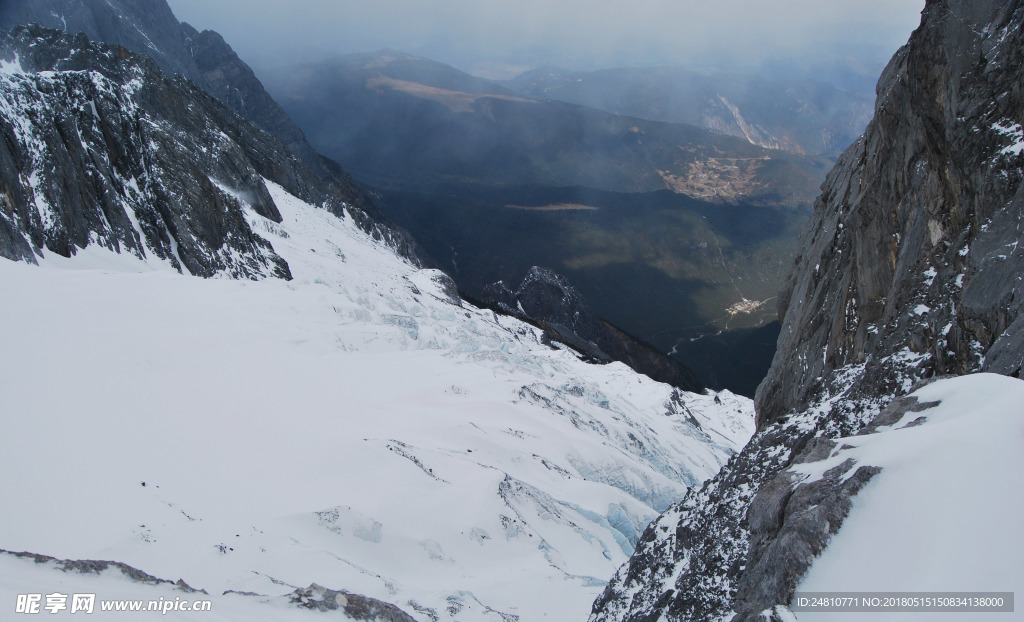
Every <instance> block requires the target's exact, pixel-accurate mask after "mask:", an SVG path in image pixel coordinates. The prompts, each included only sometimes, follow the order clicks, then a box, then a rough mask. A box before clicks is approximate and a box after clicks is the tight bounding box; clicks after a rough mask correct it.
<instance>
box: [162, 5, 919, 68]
mask: <svg viewBox="0 0 1024 622" xmlns="http://www.w3.org/2000/svg"><path fill="white" fill-rule="evenodd" d="M169 3H170V5H171V7H172V9H173V10H174V12H175V14H176V15H177V16H178V18H179V19H181V20H183V21H188V22H189V23H191V24H192V25H193V26H195V27H197V28H199V29H206V28H209V29H213V30H217V31H218V32H220V33H221V34H223V35H224V36H225V38H226V39H227V40H228V42H229V43H230V44H231V45H232V46H234V47H235V49H236V50H238V52H239V54H240V55H241V56H242V57H243V58H245V59H246V60H248V61H249V62H251V63H253V64H255V65H257V66H260V65H263V66H268V65H272V64H286V63H289V62H294V61H296V60H305V59H311V58H316V57H324V56H329V55H334V54H346V53H353V52H366V51H373V50H377V49H381V48H393V49H397V50H401V51H405V52H409V53H412V54H419V55H422V56H427V57H430V58H434V59H436V60H440V61H443V62H447V63H451V64H454V65H456V66H458V67H460V68H463V69H470V70H471V69H473V68H485V67H488V66H489V67H492V69H493V70H495V71H498V70H500V68H501V67H502V66H505V67H507V68H508V71H513V70H515V69H517V68H528V67H532V66H536V65H539V64H543V63H552V64H559V65H563V66H567V67H568V68H574V69H576V68H578V69H593V68H599V67H610V66H622V65H650V64H689V65H708V64H716V63H721V64H723V65H729V66H730V67H739V66H743V65H746V66H757V65H758V64H760V63H762V62H764V61H768V60H772V59H779V58H797V59H799V58H801V57H809V56H813V57H816V58H824V57H829V56H835V57H843V56H849V55H850V54H854V55H861V56H864V55H867V56H872V58H871V60H870V62H873V63H878V62H884V59H885V58H887V57H888V56H889V55H891V54H892V53H893V52H894V51H895V50H896V48H897V47H899V46H900V45H901V44H902V43H904V42H905V41H906V39H907V36H908V35H909V34H910V32H911V30H913V28H914V27H916V25H917V23H918V21H919V15H920V11H921V9H922V8H923V5H924V0H773V1H772V2H766V1H764V0H719V1H718V2H706V1H700V2H697V1H694V0H675V1H670V0H633V1H632V2H629V3H626V2H622V1H621V0H614V1H613V0H559V2H551V0H516V1H515V2H503V1H498V0H441V1H437V2H423V1H422V0H378V1H376V2H366V1H365V0H298V1H296V0H215V1H210V0H169ZM876 57H877V58H876Z"/></svg>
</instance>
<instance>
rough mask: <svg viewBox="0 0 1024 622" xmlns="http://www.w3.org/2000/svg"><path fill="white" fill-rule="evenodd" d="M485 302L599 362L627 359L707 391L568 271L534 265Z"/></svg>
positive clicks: (489, 291)
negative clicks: (591, 298)
mask: <svg viewBox="0 0 1024 622" xmlns="http://www.w3.org/2000/svg"><path fill="white" fill-rule="evenodd" d="M482 297H483V300H482V302H483V303H484V304H485V305H487V306H490V307H491V308H493V309H495V310H498V311H501V312H503V313H506V314H508V315H513V316H516V317H519V318H521V319H524V320H528V321H530V322H533V323H535V324H537V325H538V326H540V327H541V328H543V329H544V330H545V331H546V334H547V336H548V338H550V339H553V340H556V341H559V342H561V343H564V344H566V345H568V346H570V347H571V348H573V349H575V350H577V351H579V352H581V353H583V354H585V355H587V356H589V357H590V358H592V359H593V360H595V361H599V362H610V361H621V362H623V363H625V364H626V365H628V366H630V367H631V368H632V369H634V370H635V371H638V372H640V373H642V374H646V375H647V376H650V377H651V378H653V379H655V380H658V381H660V382H665V383H667V384H671V385H672V386H675V387H678V388H681V389H683V390H686V391H699V390H701V386H700V382H699V381H698V380H697V378H696V376H694V374H693V372H692V371H690V370H689V369H687V368H686V367H685V366H683V365H682V364H681V363H679V362H677V361H675V360H674V359H672V358H671V357H668V356H666V355H665V354H662V353H661V352H658V351H657V350H655V349H654V348H653V347H651V346H649V345H647V344H645V343H643V342H641V341H639V340H637V339H636V338H635V337H632V336H631V335H629V334H627V333H625V332H623V331H622V330H620V329H618V328H616V327H615V326H613V325H611V324H609V323H608V322H606V321H605V320H603V319H601V318H600V317H599V316H598V315H597V314H595V313H594V312H593V311H592V310H591V309H590V307H589V306H587V304H586V302H585V301H584V300H583V296H582V295H580V293H579V292H578V291H577V290H576V288H574V287H573V286H572V284H570V283H569V281H568V280H567V279H566V278H565V277H564V276H562V275H560V274H557V273H555V272H553V271H552V270H549V269H547V268H540V267H538V266H533V267H532V268H530V270H529V271H528V272H527V274H526V277H524V278H523V282H522V283H520V285H519V287H518V289H516V291H514V292H513V291H512V290H511V289H510V288H509V287H508V285H506V284H505V283H504V282H503V281H498V282H497V283H492V284H490V285H488V286H487V287H485V288H484V291H483V296H482Z"/></svg>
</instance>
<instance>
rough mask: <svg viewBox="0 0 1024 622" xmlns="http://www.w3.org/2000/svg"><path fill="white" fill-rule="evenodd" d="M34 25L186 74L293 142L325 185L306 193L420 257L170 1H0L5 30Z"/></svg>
mask: <svg viewBox="0 0 1024 622" xmlns="http://www.w3.org/2000/svg"><path fill="white" fill-rule="evenodd" d="M29 23H36V24H40V25H42V26H44V27H47V28H54V29H58V30H63V31H65V32H67V33H69V34H74V33H78V32H82V33H85V35H86V36H88V37H89V38H90V39H92V40H93V41H97V42H104V43H111V44H116V45H121V46H124V47H125V48H127V49H128V50H131V51H133V52H136V53H139V54H145V55H147V56H150V57H151V58H153V59H154V60H155V61H156V63H157V65H158V66H159V67H160V68H161V69H162V70H163V71H164V73H166V74H167V75H168V76H169V77H172V78H173V77H174V76H175V75H180V76H183V77H185V78H187V79H189V80H191V81H192V82H194V83H195V84H196V85H197V86H199V87H200V88H201V89H203V90H205V91H206V92H207V93H209V94H211V95H213V96H214V97H215V98H217V99H218V100H220V101H221V102H222V103H224V104H225V105H226V106H227V107H228V108H229V109H231V110H232V111H233V112H235V113H237V114H238V115H240V116H241V117H242V118H244V119H246V120H247V121H249V122H250V123H253V124H254V125H256V126H257V127H259V128H261V129H263V130H265V131H267V132H269V133H270V134H271V135H272V136H274V138H276V139H277V140H279V141H280V142H281V143H282V144H283V146H284V147H286V148H287V149H281V147H277V149H278V156H279V159H281V160H282V161H286V160H288V159H291V158H292V157H294V158H297V159H298V160H300V161H301V163H302V164H304V165H305V167H306V168H307V169H309V172H310V173H312V174H308V173H306V174H305V176H306V177H307V178H308V180H307V182H303V183H305V185H306V186H308V185H310V184H313V185H315V186H318V188H317V189H316V192H314V193H313V194H312V195H311V194H309V191H308V189H307V190H306V193H305V194H303V195H301V196H303V197H304V198H310V200H311V202H313V203H320V202H321V201H320V200H319V199H318V198H316V196H315V195H316V194H326V195H329V196H330V197H331V198H332V200H334V201H335V202H343V203H345V204H347V205H348V210H349V212H350V213H351V215H352V216H353V218H355V220H356V222H357V223H359V225H360V227H361V228H362V229H363V230H364V231H366V232H367V233H370V234H371V235H373V236H374V237H375V238H377V239H385V240H387V241H388V242H389V244H391V245H392V246H393V247H394V248H396V249H398V250H399V252H400V253H402V254H403V255H404V256H405V257H407V258H408V259H410V260H413V261H416V262H418V261H419V259H417V258H416V252H415V250H414V243H413V242H412V240H411V239H409V238H408V237H407V236H406V235H404V234H402V233H401V232H399V231H397V230H396V229H394V227H392V226H391V225H389V224H388V223H387V222H386V221H385V219H384V218H383V217H382V216H381V215H380V213H379V212H378V211H377V209H376V208H375V207H374V206H373V205H372V203H371V202H370V201H369V200H367V198H366V197H365V196H364V195H363V193H362V192H361V191H359V189H358V188H357V187H356V186H355V183H354V182H353V181H352V179H351V178H350V177H349V176H348V174H346V173H345V172H344V171H342V170H341V167H340V166H338V165H337V163H335V162H332V161H331V160H328V159H327V158H324V157H323V156H321V155H320V154H318V153H316V151H315V150H314V149H313V147H312V146H311V145H310V144H309V143H308V142H307V141H306V138H305V136H304V135H303V133H302V131H301V130H299V128H298V126H296V125H295V124H294V123H293V122H292V120H291V119H290V118H289V117H288V115H287V114H286V113H285V111H284V110H283V109H282V108H281V107H280V106H279V105H278V104H277V102H276V101H274V99H273V98H272V97H271V96H270V94H269V93H267V91H266V90H265V89H264V88H263V84H262V83H261V82H260V81H259V80H258V79H257V78H256V76H255V74H254V73H253V72H252V69H250V68H249V66H248V65H246V64H245V63H244V62H243V61H242V60H241V59H240V58H238V55H237V54H235V52H234V50H232V49H231V46H229V45H228V44H227V43H226V42H225V41H224V39H223V38H222V37H221V36H220V35H219V34H217V33H216V32H213V31H209V30H207V31H203V32H198V31H197V30H196V29H195V28H193V27H192V26H190V25H189V24H186V23H181V22H179V21H178V20H177V18H175V16H174V14H173V12H172V11H171V9H170V7H169V6H168V5H167V3H166V2H165V1H164V0H109V1H107V2H81V1H80V0H38V1H33V2H19V1H17V0H0V29H4V30H7V29H10V28H12V27H14V26H16V25H26V24H29ZM288 154H290V155H288ZM292 164H294V165H297V163H292ZM287 168H290V166H286V167H281V166H278V167H276V168H275V170H276V173H277V175H285V176H287V177H288V178H287V179H280V178H277V177H274V179H275V180H276V181H278V183H281V184H282V185H283V186H285V187H286V188H289V189H290V191H291V190H294V189H295V188H296V186H297V185H298V179H297V178H296V177H295V176H294V175H293V174H291V173H289V172H288V171H287V170H285V169H287ZM317 178H319V179H317ZM293 193H294V194H299V193H298V192H293ZM2 227H3V225H0V228H2Z"/></svg>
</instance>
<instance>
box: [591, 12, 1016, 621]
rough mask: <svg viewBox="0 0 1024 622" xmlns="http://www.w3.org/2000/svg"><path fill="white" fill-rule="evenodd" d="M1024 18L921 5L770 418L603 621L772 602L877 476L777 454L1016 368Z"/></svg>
mask: <svg viewBox="0 0 1024 622" xmlns="http://www.w3.org/2000/svg"><path fill="white" fill-rule="evenodd" d="M1022 24H1024V3H1022V2H1020V1H1019V0H1016V1H1005V0H1004V1H996V0H989V1H984V2H966V1H962V0H935V1H930V2H928V4H927V6H926V8H925V10H924V12H923V16H922V24H921V26H920V27H919V28H918V29H917V30H916V31H915V33H914V34H913V36H912V37H911V39H910V42H909V43H908V45H907V46H905V47H904V48H902V49H901V50H900V51H899V52H898V53H897V54H896V56H895V57H894V58H893V60H892V61H891V62H890V64H889V66H888V67H887V69H886V70H885V72H884V73H883V75H882V77H881V79H880V80H879V84H878V101H877V103H876V109H875V118H874V120H873V121H872V123H871V124H870V125H869V126H868V128H867V130H866V132H865V135H864V136H863V137H862V138H861V139H860V140H858V141H857V142H856V143H855V144H854V145H853V146H851V147H850V148H849V149H848V150H847V151H846V152H845V153H844V155H843V156H842V157H841V158H840V160H839V162H838V164H837V166H836V167H835V169H834V170H833V171H832V173H830V175H829V177H828V179H827V180H826V182H825V184H824V186H823V193H822V195H821V197H820V198H819V200H818V202H817V204H816V206H815V213H814V216H813V218H812V221H811V223H810V225H809V227H808V229H807V232H806V233H805V235H804V238H803V243H802V244H801V247H802V248H804V249H806V250H805V252H804V253H803V255H801V256H800V257H798V258H797V261H796V265H795V267H794V270H793V272H792V275H791V277H790V279H789V281H788V283H787V286H786V288H785V290H784V291H783V294H782V296H781V303H780V316H781V317H782V321H783V330H782V335H781V337H780V340H779V348H778V353H777V354H776V358H775V361H774V363H773V366H772V369H771V371H770V373H769V375H768V378H767V379H766V380H765V381H764V382H763V383H762V385H761V386H760V388H759V390H758V394H757V406H758V424H759V433H758V434H757V435H755V437H754V438H753V439H752V440H751V442H750V443H749V444H748V445H747V447H746V448H745V449H744V450H743V452H741V453H740V454H739V455H738V456H736V457H734V458H733V459H732V460H730V462H729V463H728V464H727V465H726V466H725V467H724V468H723V469H722V471H721V472H720V473H719V474H718V475H717V476H716V477H715V478H713V479H712V480H711V481H709V482H708V483H707V484H705V486H704V487H703V488H702V489H701V490H699V491H698V490H691V492H690V493H689V494H688V495H687V497H686V498H685V499H684V500H683V501H681V502H680V503H678V504H676V505H674V506H673V507H671V508H670V509H669V510H668V511H667V512H666V513H665V514H663V515H662V516H661V517H660V518H659V519H657V520H656V521H654V522H653V523H652V524H651V525H650V526H649V527H648V529H647V531H646V532H645V533H644V535H643V536H642V538H641V541H640V544H639V545H638V546H637V549H636V553H635V554H634V556H633V558H632V559H631V560H630V562H629V563H627V564H626V565H624V566H623V567H622V568H621V569H620V570H619V572H618V573H617V574H616V576H615V577H614V578H613V580H612V582H611V583H610V584H609V586H608V588H607V589H606V591H605V592H604V594H603V595H602V596H601V597H600V598H599V599H598V600H597V601H596V602H595V604H594V610H593V615H592V618H591V620H592V621H595V622H596V621H598V620H601V621H604V620H609V621H610V620H632V621H639V620H645V621H648V620H658V619H668V620H695V621H696V620H713V619H719V618H722V617H725V618H729V617H730V614H731V613H733V612H735V613H736V614H737V615H735V617H732V618H731V619H732V620H734V622H739V621H748V620H755V619H757V620H762V619H773V620H774V619H778V615H779V614H778V612H777V610H776V605H786V604H788V601H789V599H790V597H791V596H792V592H793V590H794V589H795V587H796V585H797V583H798V581H799V579H800V577H801V576H802V575H803V573H804V572H806V570H807V568H808V567H809V566H810V564H811V562H812V561H813V558H814V556H815V555H817V554H818V553H820V552H821V551H822V550H823V549H824V547H825V546H826V545H827V543H828V539H829V537H830V536H831V535H832V534H833V533H835V531H836V530H837V529H838V528H839V524H838V523H841V521H842V519H843V518H844V517H845V515H846V511H847V509H848V507H849V498H850V496H851V495H853V494H856V490H857V489H858V488H859V487H860V485H862V484H863V482H864V481H866V480H867V479H868V478H870V476H871V475H872V472H871V470H870V469H869V465H867V466H864V467H861V469H862V470H861V471H858V472H856V474H855V475H854V477H852V478H851V479H850V480H846V483H845V484H844V483H843V482H842V481H841V480H840V479H836V478H833V479H835V481H834V482H829V481H828V480H829V477H828V476H826V477H825V478H824V480H823V482H819V486H817V487H816V489H806V488H804V487H797V488H795V489H794V484H795V482H794V481H790V476H789V475H788V474H787V473H786V472H785V469H786V468H787V467H789V466H790V465H792V464H795V463H798V462H809V461H815V460H817V459H819V458H821V457H822V455H827V454H828V452H829V451H830V449H831V447H830V443H831V441H830V440H829V439H830V438H833V437H838V436H840V435H849V434H853V433H856V432H857V431H858V430H861V429H862V428H863V429H864V431H865V432H867V431H870V430H871V426H868V427H867V428H865V426H866V425H867V424H868V423H869V422H870V421H872V419H873V418H875V417H876V416H877V417H879V420H882V419H886V418H887V417H888V418H890V419H891V415H892V412H891V411H893V410H894V409H895V410H897V411H898V410H899V409H901V408H905V409H906V408H910V409H912V408H913V405H908V404H904V403H902V402H900V401H899V400H897V401H895V402H893V403H892V404H890V405H889V406H888V407H886V404H887V403H889V402H890V401H892V398H893V396H899V395H902V394H905V393H907V392H908V391H909V390H910V389H911V388H912V386H913V385H914V384H915V383H916V382H917V381H918V380H919V379H922V378H931V377H935V376H938V375H942V374H965V373H971V372H978V371H991V372H997V373H1002V374H1006V375H1011V376H1016V377H1020V374H1021V365H1022V358H1024V347H1022V346H1024V343H1022V340H1024V315H1022V314H1021V313H1020V310H1021V305H1022V304H1024V303H1022V293H1024V292H1021V282H1022V281H1021V278H1022V277H1021V276H1020V275H1021V274H1024V249H1018V242H1019V240H1020V237H1021V234H1022V232H1024V185H1022V184H1021V179H1022V176H1024V131H1022V128H1021V124H1022V122H1024V73H1022V67H1024V33H1022ZM903 412H906V411H905V410H904V411H903ZM887 413H888V414H887ZM844 471H845V470H844ZM850 482H853V484H854V485H848V484H850ZM812 510H813V511H812ZM809 512H810V513H809ZM762 616H763V617H762Z"/></svg>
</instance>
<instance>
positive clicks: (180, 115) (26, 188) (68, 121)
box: [0, 26, 411, 278]
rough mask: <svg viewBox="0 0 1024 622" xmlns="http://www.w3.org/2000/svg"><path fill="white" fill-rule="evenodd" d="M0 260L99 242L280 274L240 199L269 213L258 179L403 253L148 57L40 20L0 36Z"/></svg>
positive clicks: (209, 268) (282, 269) (336, 190)
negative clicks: (344, 218) (345, 217)
mask: <svg viewBox="0 0 1024 622" xmlns="http://www.w3.org/2000/svg"><path fill="white" fill-rule="evenodd" d="M0 59H2V62H3V70H2V72H0V90H2V92H3V98H2V105H0V131H2V135H3V138H4V140H3V142H2V143H0V255H2V256H4V257H7V258H11V259H23V260H26V261H30V262H31V261H34V257H35V255H37V254H40V255H41V254H42V253H43V252H44V251H50V252H53V253H56V254H58V255H63V256H66V257H67V256H71V255H73V254H76V253H77V252H78V250H79V249H82V248H85V247H86V246H88V245H89V244H100V245H102V246H106V247H108V248H111V249H114V250H117V251H119V252H130V253H133V254H135V255H138V256H139V257H144V256H148V255H153V256H155V257H157V258H159V259H163V260H166V261H168V262H170V263H171V264H172V265H174V266H175V267H177V268H178V269H179V270H180V269H185V270H188V271H189V272H191V273H193V274H197V275H202V276H212V275H213V274H216V273H219V272H225V273H227V274H230V275H233V276H242V277H258V276H278V277H284V278H288V277H289V270H288V266H287V264H286V263H285V262H284V260H283V259H281V258H280V257H278V256H277V254H276V253H275V252H274V250H273V249H272V248H271V246H270V244H269V243H268V242H267V241H266V240H265V239H263V238H262V237H261V236H260V235H259V234H258V233H256V232H254V231H252V230H251V228H250V226H249V224H248V222H247V220H246V215H245V213H244V212H243V209H242V204H243V203H246V204H248V205H251V206H253V209H254V210H255V211H256V212H257V213H258V214H259V215H260V216H264V217H266V218H268V219H270V220H271V221H280V214H279V213H278V211H277V208H276V206H275V205H274V201H273V199H272V198H271V196H270V194H269V193H268V191H267V188H266V186H265V184H264V178H266V179H270V180H273V181H275V182H276V183H278V184H280V185H281V186H283V187H285V188H287V189H289V191H290V192H292V193H293V194H295V195H296V196H300V197H302V198H304V199H305V200H307V201H309V202H311V203H314V204H317V205H321V206H323V207H325V208H327V209H330V210H332V211H334V212H335V213H337V214H342V213H348V214H349V215H351V216H352V217H354V218H355V219H356V220H357V222H360V223H361V225H362V226H363V228H364V229H365V230H367V231H372V232H373V233H374V234H375V235H376V236H377V237H386V238H388V239H389V240H390V241H391V242H392V245H393V246H394V247H396V248H399V249H402V250H404V251H405V252H406V254H407V255H409V256H411V249H410V246H409V244H408V243H407V242H406V241H405V239H404V238H403V237H402V236H400V235H399V234H397V233H395V232H393V231H392V230H390V229H389V228H388V227H386V226H385V225H381V224H379V223H377V222H375V221H373V219H372V218H371V217H370V216H368V215H367V214H366V213H365V212H364V211H362V210H361V209H360V208H359V207H358V206H356V205H354V204H353V203H352V202H351V201H349V200H348V199H350V198H351V195H349V194H348V193H346V192H345V190H344V189H343V188H342V187H341V186H340V185H339V184H337V183H334V181H333V180H330V179H324V178H321V177H319V176H317V175H315V174H313V173H312V172H311V171H310V170H309V169H308V168H307V167H305V165H304V164H303V163H302V162H301V161H299V160H296V159H295V158H293V157H291V156H290V155H289V152H288V150H287V149H286V148H285V147H284V146H283V145H282V144H281V143H280V141H278V140H276V139H275V138H274V137H273V136H271V135H270V134H268V133H267V132H265V131H262V130H260V129H258V128H256V127H255V126H253V125H251V124H250V123H248V122H246V121H245V120H243V119H241V118H240V117H238V116H237V115H236V114H234V113H233V112H232V111H230V110H229V109H228V108H227V107H225V106H224V105H223V104H222V103H221V102H219V101H217V100H216V99H214V98H213V97H211V96H210V95H208V94H207V93H205V92H204V91H202V90H200V89H199V88H197V87H196V86H195V85H194V83H192V82H190V81H188V80H185V79H183V78H180V77H178V78H175V79H171V78H168V77H167V76H166V75H165V74H164V73H163V72H162V71H161V70H160V69H159V68H158V66H157V65H156V63H155V62H154V61H153V60H151V59H150V58H149V57H148V56H142V55H136V54H132V53H130V52H129V51H128V50H126V49H124V48H122V47H120V46H109V45H103V44H98V43H93V42H91V41H90V40H89V39H88V38H87V37H86V36H85V35H84V34H78V35H74V36H72V35H68V34H64V33H62V32H60V31H56V30H47V29H44V28H40V27H38V26H30V27H20V26H19V27H16V28H15V29H14V30H13V31H12V32H11V33H10V34H3V35H0Z"/></svg>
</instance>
